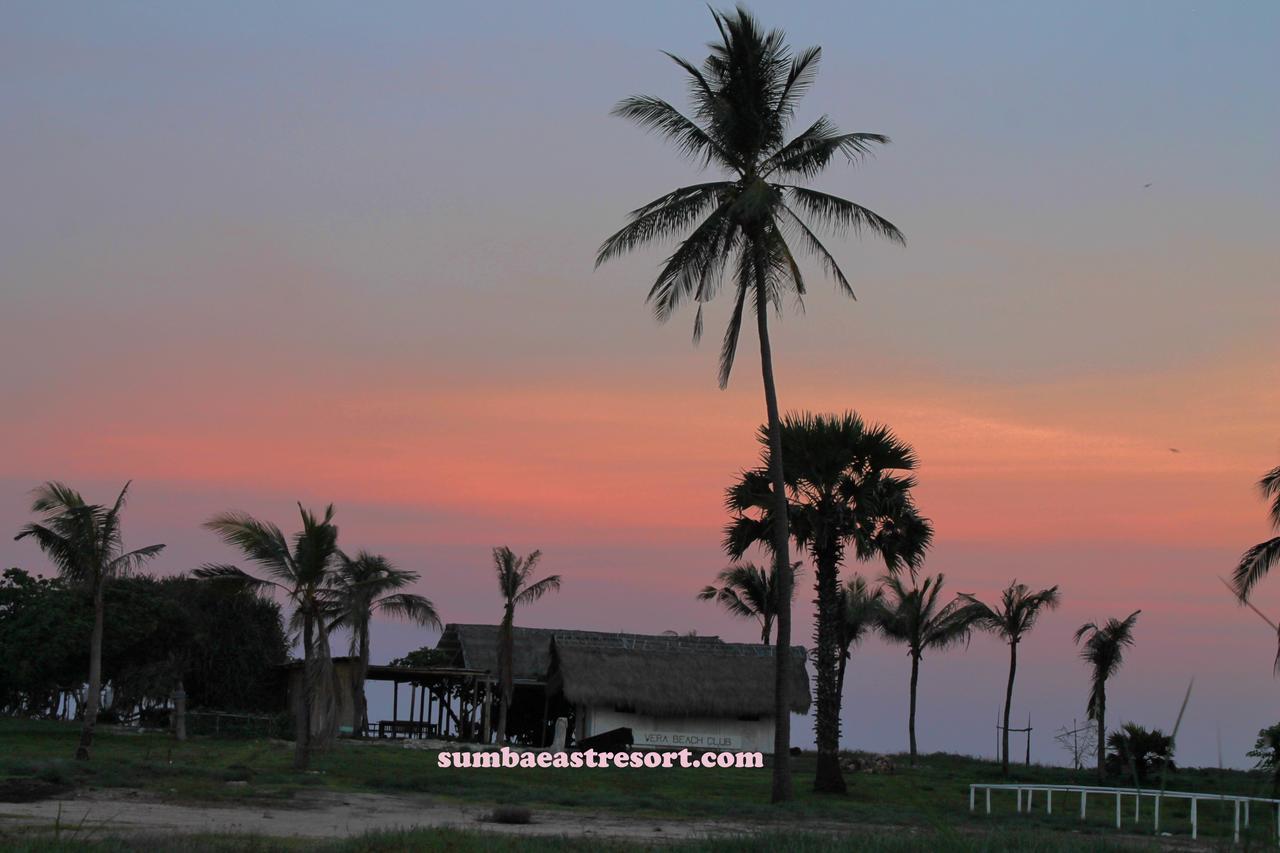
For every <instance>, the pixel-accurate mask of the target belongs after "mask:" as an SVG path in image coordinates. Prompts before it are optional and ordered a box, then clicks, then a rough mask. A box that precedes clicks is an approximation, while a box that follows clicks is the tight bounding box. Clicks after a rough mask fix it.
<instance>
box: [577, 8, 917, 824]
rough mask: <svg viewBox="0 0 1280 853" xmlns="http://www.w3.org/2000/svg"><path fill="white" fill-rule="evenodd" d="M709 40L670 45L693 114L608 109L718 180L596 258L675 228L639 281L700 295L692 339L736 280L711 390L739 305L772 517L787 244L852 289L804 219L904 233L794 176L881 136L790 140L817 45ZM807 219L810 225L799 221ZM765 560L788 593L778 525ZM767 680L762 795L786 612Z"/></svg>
mask: <svg viewBox="0 0 1280 853" xmlns="http://www.w3.org/2000/svg"><path fill="white" fill-rule="evenodd" d="M712 16H713V18H714V20H715V24H716V28H717V30H718V31H719V36H720V38H719V40H718V41H716V42H713V43H712V44H711V45H710V50H711V53H710V55H709V56H708V57H707V58H706V60H705V61H704V62H703V63H702V66H701V67H698V66H696V65H694V64H693V63H692V62H689V61H688V60H685V59H681V58H680V57H677V56H673V55H671V54H668V56H669V57H670V58H671V59H672V60H673V61H674V62H675V63H676V64H677V65H678V66H679V67H680V69H681V70H682V71H683V72H684V73H685V74H686V75H687V78H688V83H689V94H690V99H691V101H692V107H693V110H692V115H691V116H686V115H685V114H684V113H682V112H681V111H680V110H679V109H677V108H676V107H675V106H673V105H672V104H670V103H668V102H667V101H665V100H663V99H661V98H656V97H652V96H649V95H639V96H635V97H630V98H627V99H625V100H623V101H622V102H620V103H619V104H618V105H617V106H616V107H615V108H614V114H615V115H618V116H621V117H622V118H626V119H628V120H630V121H633V122H635V123H636V124H638V125H639V126H640V127H642V128H644V129H645V130H649V131H656V132H657V133H659V134H660V135H662V136H663V137H665V138H666V139H667V140H668V141H670V142H672V143H674V145H675V146H676V148H677V149H678V150H679V151H680V152H681V153H682V154H684V155H687V156H688V157H690V158H691V159H693V160H695V161H696V162H698V163H700V165H701V166H702V167H703V168H706V167H714V168H715V170H716V171H717V172H718V173H719V179H718V180H712V181H705V182H700V183H696V184H690V185H688V186H683V187H678V188H676V189H674V190H671V191H670V192H668V193H666V194H664V195H662V196H659V197H658V198H656V199H654V200H653V201H651V202H649V203H648V204H645V205H643V206H641V207H639V208H637V209H635V210H633V211H632V212H631V214H630V216H629V217H628V221H627V224H626V225H624V226H623V227H622V228H621V229H619V230H618V231H617V232H615V233H614V234H613V235H612V236H610V237H609V238H608V239H606V240H605V241H604V243H603V244H602V245H601V246H600V249H599V251H598V253H597V255H596V266H599V265H601V264H603V263H605V262H606V261H609V260H611V259H613V258H616V257H618V256H620V255H623V254H626V253H628V252H630V251H632V250H634V249H636V248H638V247H640V246H643V245H647V244H651V243H657V242H662V241H665V240H668V239H676V238H680V242H679V244H678V245H677V247H676V248H675V250H674V251H673V252H672V253H671V255H670V256H669V257H668V258H667V260H666V261H665V262H664V263H663V266H662V269H661V271H660V272H659V273H658V277H657V280H656V281H655V282H654V284H653V286H652V287H651V288H650V290H649V296H648V301H649V303H650V304H651V305H652V306H653V309H654V313H655V315H656V316H657V318H658V320H659V321H666V320H667V319H668V318H670V317H671V316H672V315H673V314H674V313H675V311H676V310H677V309H678V308H679V307H680V306H681V305H682V304H684V303H685V302H688V301H693V302H696V303H698V311H697V314H696V316H695V318H694V323H693V337H694V340H695V342H696V341H697V340H698V339H699V338H700V337H701V335H702V304H703V303H705V302H709V301H710V300H711V299H712V298H713V297H714V296H715V295H716V292H717V291H718V290H719V288H720V285H721V283H722V280H723V278H724V275H725V273H726V271H727V268H728V267H730V265H732V270H731V271H729V274H730V276H731V280H732V283H733V308H732V310H731V312H730V319H729V324H728V326H727V328H726V329H725V333H724V338H723V341H722V343H721V347H720V375H719V379H720V386H721V387H722V388H723V387H725V386H726V385H727V384H728V382H729V375H730V373H731V372H732V370H733V362H734V357H735V355H736V354H737V350H738V338H739V336H740V335H741V332H742V320H743V315H744V314H745V312H746V310H747V306H748V304H750V306H751V310H752V311H753V312H754V314H755V320H756V334H757V337H758V339H759V346H760V371H761V376H762V379H763V384H764V396H765V410H766V413H767V415H768V424H769V434H770V442H771V444H770V446H771V448H772V450H773V453H772V458H771V460H770V463H769V465H770V474H771V476H772V479H773V482H774V483H775V485H776V490H777V500H778V506H777V510H778V515H779V516H784V515H785V512H784V507H783V504H782V500H783V491H784V489H783V482H784V481H783V465H782V460H781V458H780V457H781V453H782V451H781V445H782V436H781V430H780V425H779V424H780V422H779V417H778V395H777V389H776V387H775V384H774V376H773V355H772V350H771V345H770V341H769V308H770V307H771V306H772V307H773V308H774V309H775V310H777V309H780V308H781V305H782V300H783V297H784V296H790V297H792V298H793V299H795V300H796V301H797V302H799V300H800V299H801V298H802V297H803V296H804V294H805V283H804V278H803V275H802V274H801V271H800V267H799V264H798V263H797V261H796V258H795V255H794V253H793V252H792V248H791V243H790V242H789V241H794V242H796V243H798V245H799V246H800V247H801V248H802V249H803V250H804V251H805V252H807V253H808V254H811V255H813V256H815V257H816V258H817V259H818V261H819V263H820V264H821V266H822V269H823V271H824V272H825V273H826V274H827V275H829V276H830V277H831V278H832V279H834V281H835V283H836V286H837V288H838V289H839V290H840V291H841V292H842V293H844V294H846V295H848V296H852V295H853V290H852V288H851V287H850V285H849V281H848V279H847V278H846V277H845V274H844V272H843V271H842V270H841V269H840V266H839V264H837V263H836V260H835V258H834V257H833V256H832V255H831V253H830V252H829V251H828V250H827V248H826V247H825V246H824V245H823V244H822V242H821V240H820V239H819V237H818V235H817V234H816V233H815V232H814V229H813V227H811V224H810V223H812V225H813V226H818V227H825V228H828V229H830V230H832V231H834V232H836V233H838V234H844V233H848V232H849V231H853V232H855V233H860V232H862V231H863V230H866V231H870V232H871V233H874V234H878V235H881V236H884V237H887V238H889V239H890V240H894V241H896V242H899V243H901V242H903V237H902V233H901V232H900V231H899V230H898V229H897V228H896V227H895V226H894V225H893V223H891V222H889V221H888V220H887V219H885V218H883V217H881V216H880V215H878V214H876V213H874V212H873V211H871V210H869V209H867V208H865V207H862V206H860V205H858V204H855V203H853V202H851V201H848V200H846V199H843V198H839V197H837V196H833V195H829V194H827V193H824V192H820V191H818V190H815V189H812V188H810V187H806V186H802V184H803V183H804V182H807V181H808V180H809V179H812V178H815V177H817V176H818V175H819V174H821V172H822V171H823V170H824V169H825V168H826V167H827V165H828V164H829V163H830V162H831V160H832V159H833V158H835V157H837V156H843V157H845V158H846V159H847V160H849V161H850V162H852V161H854V160H856V159H858V158H860V157H862V156H863V155H864V154H866V153H867V152H868V151H869V150H870V149H871V148H872V147H874V146H876V145H881V144H884V143H887V142H888V141H889V139H888V137H886V136H883V135H881V134H877V133H841V132H840V131H839V130H838V129H837V128H836V127H835V125H834V124H833V123H832V122H831V120H830V119H829V118H827V117H826V116H822V117H821V118H819V119H818V120H817V121H815V122H814V123H813V124H811V125H810V126H809V127H807V128H806V129H804V130H803V131H801V132H800V133H799V134H798V135H796V136H794V137H792V138H791V139H790V140H788V139H787V133H788V130H789V128H790V125H791V122H792V119H793V117H794V113H795V108H796V104H797V103H798V101H799V100H800V98H801V97H802V96H803V95H804V93H805V92H806V91H807V90H808V89H809V87H810V85H812V83H813V80H814V77H815V75H816V73H817V69H818V60H819V57H820V55H821V50H820V49H819V48H817V47H810V48H807V49H805V50H802V51H800V52H798V53H794V52H793V51H792V50H791V49H790V48H789V47H788V45H787V44H786V38H785V35H784V34H783V33H782V32H781V31H779V30H768V31H766V30H764V29H763V28H762V27H761V25H760V23H759V22H758V21H757V20H756V19H755V18H754V17H752V15H751V14H750V13H748V12H747V11H746V10H745V9H742V8H741V7H739V8H738V9H737V10H736V11H735V12H732V13H722V12H716V11H713V12H712ZM806 219H808V222H806ZM775 536H776V538H775V540H774V546H773V556H774V560H775V564H776V566H777V567H778V569H779V572H780V574H779V576H780V578H781V579H782V583H783V590H782V595H781V600H782V601H784V602H788V601H790V600H791V596H790V593H789V591H788V590H787V588H786V587H787V584H788V580H789V579H788V578H787V576H786V573H785V567H786V566H788V565H790V563H791V561H790V559H789V558H788V555H787V548H788V536H787V530H786V524H785V521H784V522H783V523H782V524H780V525H778V530H777V531H776V532H775ZM777 623H778V630H777V647H778V654H777V658H776V659H777V667H776V676H775V677H776V682H775V696H774V702H775V709H774V717H775V724H776V728H775V731H774V755H775V761H774V771H773V792H772V799H773V800H774V801H775V802H777V801H781V800H786V799H790V797H791V771H790V762H789V760H788V756H789V750H790V747H791V729H790V711H789V701H790V700H789V697H788V696H787V692H788V686H789V683H790V682H789V674H788V670H789V668H790V667H791V665H792V664H791V662H790V659H791V655H790V651H789V645H790V643H791V612H790V608H787V607H784V608H782V610H781V611H780V612H779V614H778V620H777Z"/></svg>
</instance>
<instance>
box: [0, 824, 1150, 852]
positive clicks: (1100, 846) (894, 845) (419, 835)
mask: <svg viewBox="0 0 1280 853" xmlns="http://www.w3.org/2000/svg"><path fill="white" fill-rule="evenodd" d="M0 832H2V830H0ZM0 841H6V844H5V849H6V850H8V851H11V853H73V851H74V853H143V851H145V853H239V851H246V853H292V852H293V851H297V850H302V849H305V850H315V851H320V853H393V851H404V850H417V851H427V853H434V851H449V853H489V851H494V853H515V851H520V853H596V851H599V853H639V851H670V853H739V851H741V853H826V851H829V850H832V849H841V850H857V851H860V853H935V851H939V850H948V851H956V853H1024V851H1036V853H1070V851H1079V850H1089V851H1098V853H1109V851H1116V853H1119V851H1126V853H1132V852H1133V851H1139V852H1141V851H1146V850H1152V851H1155V850H1158V849H1159V848H1158V847H1157V846H1156V845H1155V844H1153V843H1144V842H1136V843H1135V842H1134V841H1132V840H1126V841H1123V842H1116V841H1107V840H1105V839H1101V838H1096V837H1094V838H1089V839H1087V840H1083V839H1080V838H1072V837H1069V836H1066V835H1065V834H1064V833H1051V832H1047V831H1043V830H1042V831H1017V830H1003V831H1001V830H997V831H993V832H982V833H956V832H941V831H935V830H925V831H922V832H918V833H913V834H911V835H903V834H901V833H887V832H859V831H852V832H851V833H850V834H848V835H842V836H840V837H838V838H834V839H833V837H832V836H830V835H813V834H798V835H797V834H788V835H777V834H773V835H759V836H744V837H742V838H726V839H720V840H715V841H693V842H686V843H676V844H665V843H660V842H655V843H653V844H641V843H630V842H609V841H605V840H602V839H598V838H594V839H565V838H515V837H510V836H501V835H495V834H491V833H484V832H460V831H458V830H452V829H439V830H416V831H412V832H385V833H375V834H370V835H363V836H360V837H359V838H352V839H346V840H342V841H333V842H329V843H324V844H316V843H314V842H289V841H281V840H277V839H263V838H245V837H243V836H238V837H237V836H186V837H183V838H179V839H173V838H136V839H117V838H112V839H106V840H98V841H90V840H78V839H76V838H74V837H68V838H61V839H59V838H50V837H34V836H31V837H25V838H17V839H8V840H6V839H4V837H3V835H2V834H0Z"/></svg>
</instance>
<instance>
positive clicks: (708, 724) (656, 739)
mask: <svg viewBox="0 0 1280 853" xmlns="http://www.w3.org/2000/svg"><path fill="white" fill-rule="evenodd" d="M618 728H628V729H631V734H632V737H633V738H634V742H635V745H636V746H638V747H653V748H660V749H685V748H687V749H694V750H697V749H716V750H733V751H742V752H772V751H773V718H772V717H761V718H760V719H758V720H737V719H730V718H726V717H650V716H646V715H644V714H631V713H627V712H625V711H615V710H614V709H613V708H585V709H583V708H580V709H579V710H578V720H577V738H578V739H579V740H581V739H582V738H584V737H591V736H592V735H598V734H601V733H603V732H607V731H610V730H612V729H618Z"/></svg>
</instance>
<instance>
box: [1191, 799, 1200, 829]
mask: <svg viewBox="0 0 1280 853" xmlns="http://www.w3.org/2000/svg"><path fill="white" fill-rule="evenodd" d="M1199 802H1200V801H1199V800H1197V799H1196V798H1195V797H1192V798H1191V838H1192V840H1195V838H1196V804H1197V803H1199Z"/></svg>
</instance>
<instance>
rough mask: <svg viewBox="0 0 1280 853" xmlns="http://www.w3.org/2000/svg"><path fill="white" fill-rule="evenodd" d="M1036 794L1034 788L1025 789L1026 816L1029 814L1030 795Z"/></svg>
mask: <svg viewBox="0 0 1280 853" xmlns="http://www.w3.org/2000/svg"><path fill="white" fill-rule="evenodd" d="M1035 792H1036V789H1035V788H1028V789H1027V814H1031V795H1032V794H1034V793H1035Z"/></svg>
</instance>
